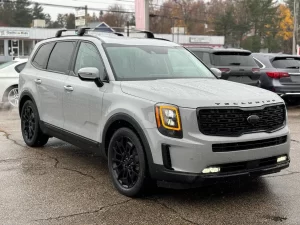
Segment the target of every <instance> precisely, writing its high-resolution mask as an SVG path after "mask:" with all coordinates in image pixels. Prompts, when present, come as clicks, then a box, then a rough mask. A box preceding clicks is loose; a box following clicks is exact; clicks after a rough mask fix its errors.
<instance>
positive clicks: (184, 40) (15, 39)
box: [0, 0, 225, 62]
mask: <svg viewBox="0 0 300 225" xmlns="http://www.w3.org/2000/svg"><path fill="white" fill-rule="evenodd" d="M0 1H1V0H0ZM101 24H102V23H101ZM99 25H100V24H99ZM99 28H100V27H99ZM106 29H107V28H106ZM57 30H58V29H45V28H18V27H0V62H6V61H10V60H11V59H12V57H13V56H14V57H28V56H29V55H30V54H31V52H32V50H33V48H34V46H35V45H36V43H37V42H39V41H41V40H44V39H47V38H51V37H54V36H55V33H56V32H57ZM66 34H75V31H68V32H67V33H66ZM124 36H126V33H124ZM130 36H134V37H138V36H141V34H136V33H130ZM155 37H159V38H164V39H168V40H170V41H174V42H177V43H179V44H182V45H184V46H188V47H190V46H198V47H201V46H213V47H222V46H223V45H224V41H225V39H224V37H223V36H201V35H182V34H173V35H172V34H155Z"/></svg>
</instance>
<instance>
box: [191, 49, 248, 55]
mask: <svg viewBox="0 0 300 225" xmlns="http://www.w3.org/2000/svg"><path fill="white" fill-rule="evenodd" d="M188 49H189V50H191V51H206V52H212V53H214V52H245V53H250V54H251V51H248V50H245V49H238V48H188Z"/></svg>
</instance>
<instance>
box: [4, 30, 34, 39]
mask: <svg viewBox="0 0 300 225" xmlns="http://www.w3.org/2000/svg"><path fill="white" fill-rule="evenodd" d="M29 36H30V31H28V30H0V37H23V38H29Z"/></svg>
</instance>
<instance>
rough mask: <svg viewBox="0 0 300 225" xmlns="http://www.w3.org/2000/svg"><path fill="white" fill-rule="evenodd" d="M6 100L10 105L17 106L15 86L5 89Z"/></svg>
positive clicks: (17, 92) (17, 98)
mask: <svg viewBox="0 0 300 225" xmlns="http://www.w3.org/2000/svg"><path fill="white" fill-rule="evenodd" d="M7 101H8V103H9V104H10V105H11V106H13V107H18V104H19V91H18V87H17V86H14V87H11V88H10V89H9V90H8V91H7Z"/></svg>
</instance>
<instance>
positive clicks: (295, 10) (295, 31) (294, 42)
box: [292, 0, 299, 55]
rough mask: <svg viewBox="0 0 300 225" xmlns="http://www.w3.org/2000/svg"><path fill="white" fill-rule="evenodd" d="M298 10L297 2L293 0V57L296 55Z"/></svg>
mask: <svg viewBox="0 0 300 225" xmlns="http://www.w3.org/2000/svg"><path fill="white" fill-rule="evenodd" d="M298 9H299V1H298V0H294V34H293V51H292V52H293V55H296V41H297V36H298Z"/></svg>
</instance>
